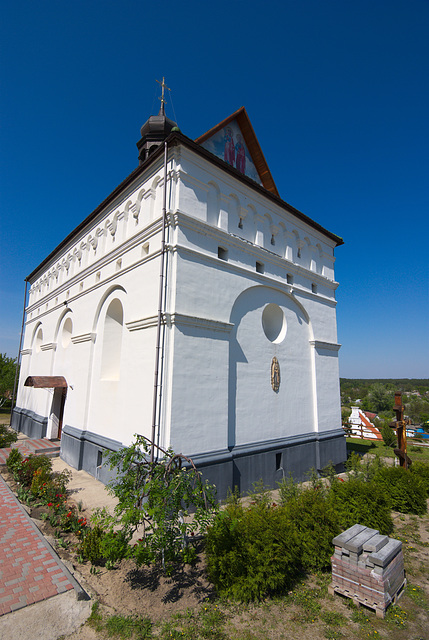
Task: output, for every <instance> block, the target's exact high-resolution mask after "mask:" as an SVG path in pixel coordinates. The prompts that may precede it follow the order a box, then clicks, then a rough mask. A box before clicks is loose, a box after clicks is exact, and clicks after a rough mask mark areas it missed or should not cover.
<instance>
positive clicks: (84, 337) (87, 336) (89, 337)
mask: <svg viewBox="0 0 429 640" xmlns="http://www.w3.org/2000/svg"><path fill="white" fill-rule="evenodd" d="M96 336H97V334H96V333H81V334H80V335H79V336H73V337H72V339H71V341H72V342H73V344H80V343H81V342H95V338H96Z"/></svg>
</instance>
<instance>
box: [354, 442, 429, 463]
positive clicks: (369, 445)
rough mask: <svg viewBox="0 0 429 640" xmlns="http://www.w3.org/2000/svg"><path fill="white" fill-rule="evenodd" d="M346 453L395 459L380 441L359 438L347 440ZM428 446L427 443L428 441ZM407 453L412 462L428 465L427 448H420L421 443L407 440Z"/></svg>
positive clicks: (428, 452) (389, 448)
mask: <svg viewBox="0 0 429 640" xmlns="http://www.w3.org/2000/svg"><path fill="white" fill-rule="evenodd" d="M346 442H347V453H348V454H350V453H351V452H352V451H355V452H356V453H359V454H362V455H365V453H370V454H372V455H376V456H381V457H382V458H395V457H396V456H395V454H394V452H393V449H392V448H391V447H386V446H385V445H384V443H383V442H382V441H381V440H365V439H363V440H362V439H360V438H347V439H346ZM428 444H429V441H428ZM407 451H408V455H409V457H410V458H411V460H412V462H425V463H427V464H429V447H425V446H424V445H423V446H422V444H421V442H415V441H414V440H410V439H408V441H407Z"/></svg>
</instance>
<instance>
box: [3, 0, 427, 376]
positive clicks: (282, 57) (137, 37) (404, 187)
mask: <svg viewBox="0 0 429 640" xmlns="http://www.w3.org/2000/svg"><path fill="white" fill-rule="evenodd" d="M428 31H429V2H428V1H427V0H403V1H402V0H389V1H387V0H383V1H381V0H360V1H359V2H347V1H346V2H345V1H344V0H293V1H292V0H281V1H277V0H275V1H268V2H266V3H262V4H261V3H260V2H255V1H254V0H247V1H246V2H241V1H240V0H236V1H234V0H229V1H228V2H225V1H223V0H221V1H218V2H214V3H204V2H201V0H199V1H198V2H197V1H194V0H192V1H188V2H187V1H184V2H182V3H179V4H178V3H177V2H172V1H170V0H166V1H165V2H163V3H162V4H161V3H159V4H156V3H153V2H145V1H144V0H121V1H120V2H119V0H118V1H113V0H86V1H85V2H83V1H81V0H74V1H73V2H72V3H66V2H64V0H56V1H55V2H54V1H53V0H39V1H38V2H34V1H28V0H27V1H23V0H15V1H14V2H13V3H12V2H9V3H4V4H3V7H2V21H1V26H0V60H1V62H0V64H1V69H0V77H1V87H0V90H1V98H0V110H1V131H0V145H1V151H0V153H1V156H0V198H1V224H0V233H1V237H0V309H1V313H0V352H3V353H4V352H6V353H7V354H8V355H10V356H15V355H16V354H17V351H18V343H19V333H20V327H21V316H22V305H23V297H24V278H25V277H26V276H27V275H28V274H29V273H30V272H31V271H32V270H33V269H34V268H35V267H36V266H37V265H38V264H39V263H40V262H41V261H42V260H43V258H45V257H46V255H47V254H48V253H49V252H50V251H51V250H52V249H53V248H54V247H55V246H56V245H57V244H58V243H59V242H60V241H61V240H62V239H63V238H64V236H65V235H66V234H68V233H69V232H70V231H71V230H72V229H73V228H74V227H75V226H76V225H77V224H79V222H81V220H82V219H83V218H84V217H86V216H87V215H88V214H89V213H90V212H91V211H92V210H93V209H94V208H95V207H96V206H97V205H98V204H99V203H100V202H101V201H102V200H103V199H104V198H105V197H106V196H107V195H108V194H109V193H110V192H111V191H112V190H113V188H114V187H116V186H117V185H118V184H119V183H120V182H121V181H122V180H123V179H124V178H125V177H126V176H127V175H128V174H129V173H130V172H131V171H132V170H133V169H134V168H135V167H136V166H137V164H138V161H137V149H136V146H135V143H136V142H137V140H138V139H139V137H140V135H139V132H140V127H141V125H142V124H143V123H144V122H145V121H146V119H147V118H148V117H149V115H151V114H153V113H156V112H157V111H158V108H159V101H158V100H157V96H158V95H159V86H158V85H157V84H156V82H155V79H161V78H162V76H165V78H166V82H167V84H168V86H169V87H171V89H172V100H169V98H167V100H169V101H168V104H167V115H169V117H171V118H172V119H174V120H176V121H177V123H178V125H179V126H180V128H181V130H182V132H183V133H184V134H185V135H188V136H189V137H191V138H195V137H197V136H199V135H201V134H202V133H204V132H205V131H207V130H208V129H209V128H211V127H212V126H214V125H215V124H216V123H218V122H219V121H220V120H222V119H224V118H225V117H227V116H228V115H229V114H231V113H232V112H233V111H235V110H236V109H238V108H239V107H240V106H242V105H244V106H245V107H246V109H247V112H248V114H249V117H250V119H251V122H252V124H253V127H254V129H255V132H256V135H257V137H258V140H259V143H260V145H261V147H262V149H263V152H264V154H265V157H266V160H267V162H268V165H269V167H270V170H271V173H272V174H273V177H274V180H275V182H276V185H277V188H278V190H279V192H280V195H281V197H282V198H283V199H284V200H286V201H287V202H289V203H290V204H292V205H293V206H295V207H296V208H297V209H300V210H301V211H303V212H304V213H306V214H307V215H309V216H310V217H312V218H313V219H314V220H316V221H317V222H319V223H320V224H322V225H323V226H324V227H326V228H327V229H329V230H331V231H333V232H334V233H336V234H338V235H340V236H342V237H343V238H344V241H345V244H344V246H342V247H339V248H338V249H337V250H336V257H337V262H336V279H337V280H338V281H339V283H340V286H339V288H338V290H337V299H338V308H337V320H338V340H339V342H340V343H341V344H342V345H343V346H342V348H341V350H340V375H341V376H343V377H356V378H358V377H362V378H364V377H366V378H377V377H383V378H395V377H429V320H428V318H429V304H428V280H429V277H428V262H429V260H428V255H429V241H428V237H429V234H428V231H429V228H428V226H429V225H428V201H429V197H428V195H429V188H428V176H429V166H428V165H429V159H428V158H429V154H428V148H429V145H428V143H429V118H428V104H429V89H428V78H429V38H428V37H427V34H428ZM172 107H174V111H173V109H172Z"/></svg>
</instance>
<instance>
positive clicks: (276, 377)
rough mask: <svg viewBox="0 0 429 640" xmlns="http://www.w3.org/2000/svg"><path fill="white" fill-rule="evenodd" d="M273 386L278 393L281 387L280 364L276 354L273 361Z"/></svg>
mask: <svg viewBox="0 0 429 640" xmlns="http://www.w3.org/2000/svg"><path fill="white" fill-rule="evenodd" d="M271 386H272V388H273V391H275V392H276V393H277V391H278V390H279V389H280V365H279V361H278V360H277V358H276V356H274V358H273V360H272V362H271Z"/></svg>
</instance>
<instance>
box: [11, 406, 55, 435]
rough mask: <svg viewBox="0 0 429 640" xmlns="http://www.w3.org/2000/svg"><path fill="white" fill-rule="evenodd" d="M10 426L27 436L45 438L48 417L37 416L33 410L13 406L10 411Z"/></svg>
mask: <svg viewBox="0 0 429 640" xmlns="http://www.w3.org/2000/svg"><path fill="white" fill-rule="evenodd" d="M10 426H11V427H12V429H15V431H19V432H20V433H25V435H26V436H28V437H29V438H45V437H46V430H47V428H48V418H43V417H42V416H38V415H37V414H36V413H34V412H33V411H26V409H20V408H19V407H15V409H14V410H13V411H12V416H11V422H10Z"/></svg>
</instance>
